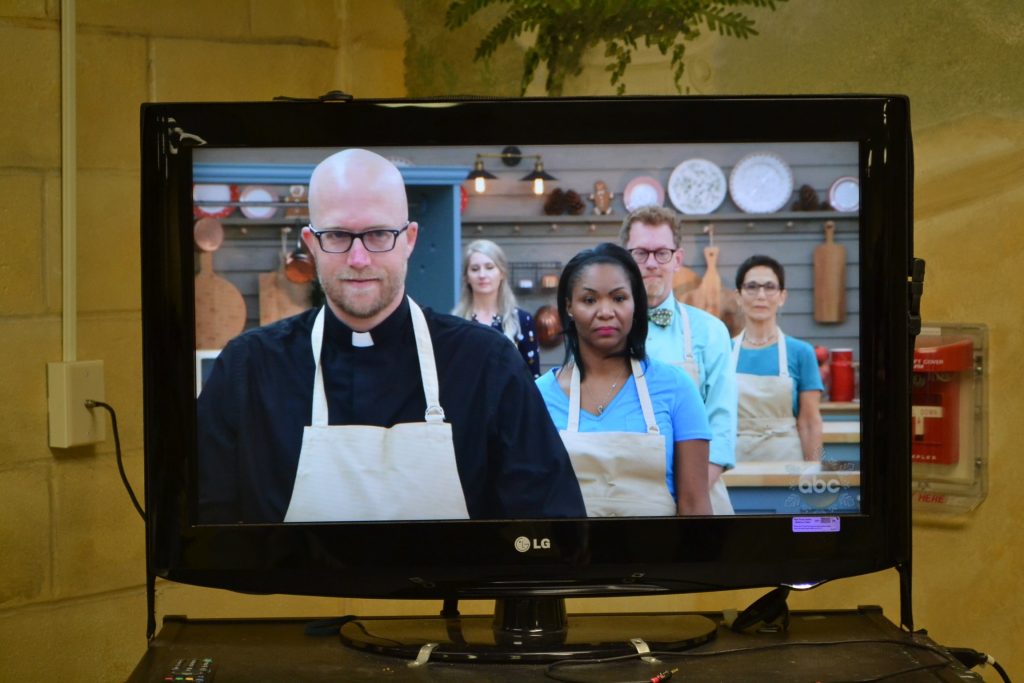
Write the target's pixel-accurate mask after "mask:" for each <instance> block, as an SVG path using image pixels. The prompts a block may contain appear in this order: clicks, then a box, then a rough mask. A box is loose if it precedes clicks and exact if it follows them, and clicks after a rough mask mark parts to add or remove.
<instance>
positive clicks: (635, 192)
mask: <svg viewBox="0 0 1024 683" xmlns="http://www.w3.org/2000/svg"><path fill="white" fill-rule="evenodd" d="M622 202H623V203H624V204H625V205H626V211H635V210H636V209H639V208H640V207H641V206H661V205H662V204H664V203H665V188H663V187H662V186H661V183H659V182H658V181H657V180H655V179H654V178H652V177H650V176H646V175H642V176H640V177H638V178H633V179H632V180H630V181H629V183H627V184H626V189H625V190H623V191H622Z"/></svg>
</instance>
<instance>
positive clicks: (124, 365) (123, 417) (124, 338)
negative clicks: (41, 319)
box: [78, 280, 143, 501]
mask: <svg viewBox="0 0 1024 683" xmlns="http://www.w3.org/2000/svg"><path fill="white" fill-rule="evenodd" d="M121 286H122V287H129V288H133V289H138V287H139V283H138V281H137V280H136V281H130V280H129V281H127V282H125V283H122V284H121ZM78 356H79V358H82V359H84V360H102V361H103V380H104V388H105V390H106V395H107V397H106V402H107V403H109V404H110V405H111V406H113V408H114V409H115V410H116V411H117V426H118V429H119V431H120V434H121V448H122V449H124V450H125V451H126V452H130V451H139V452H141V451H142V446H143V443H142V442H143V439H142V434H143V425H142V401H141V400H140V394H141V391H142V385H141V381H140V379H141V377H142V319H141V316H140V315H139V313H138V312H137V311H128V312H124V313H116V314H102V315H101V314H97V315H88V316H84V317H83V318H82V319H81V320H79V323H78ZM104 417H105V419H106V418H107V416H106V413H105V412H104ZM96 451H97V452H98V453H102V454H106V453H113V451H114V435H113V432H112V430H111V429H110V423H109V419H108V422H107V440H106V442H104V443H103V444H100V445H98V446H97V447H96ZM139 475H140V478H138V479H136V478H132V479H131V481H132V485H133V486H134V487H135V495H136V496H138V497H139V499H140V501H141V499H142V479H141V472H140V473H139ZM123 497H124V499H125V501H127V500H128V498H127V494H124V495H123Z"/></svg>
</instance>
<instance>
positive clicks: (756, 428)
mask: <svg viewBox="0 0 1024 683" xmlns="http://www.w3.org/2000/svg"><path fill="white" fill-rule="evenodd" d="M744 334H745V331H744V332H740V335H739V336H738V337H737V338H736V345H735V346H734V347H733V349H732V367H733V369H734V370H735V369H736V365H737V363H738V362H739V358H740V348H742V346H743V336H744ZM777 346H778V350H779V375H778V376H777V377H773V376H770V375H768V376H765V375H750V374H746V373H739V372H737V373H736V388H737V391H738V393H739V406H738V410H737V422H738V425H739V429H738V432H737V435H736V461H737V462H751V461H753V462H782V461H788V460H803V451H802V450H801V448H800V433H799V432H798V431H797V428H796V418H795V417H793V378H792V377H790V376H789V366H788V364H787V363H788V359H787V355H786V337H785V335H784V334H783V333H782V330H779V340H778V342H777Z"/></svg>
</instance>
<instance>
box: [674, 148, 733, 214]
mask: <svg viewBox="0 0 1024 683" xmlns="http://www.w3.org/2000/svg"><path fill="white" fill-rule="evenodd" d="M727 189H728V184H727V183H726V180H725V174H724V173H722V169H720V168H719V167H718V165H717V164H715V163H713V162H711V161H708V160H707V159H687V160H686V161H684V162H683V163H681V164H679V165H678V166H676V167H675V169H673V170H672V175H670V176H669V178H668V197H669V199H671V200H672V203H673V204H674V205H675V207H676V208H677V209H679V210H680V211H681V212H683V213H685V214H706V213H711V212H712V211H714V210H715V209H717V208H718V207H719V206H721V205H722V202H723V201H724V200H725V193H726V191H727Z"/></svg>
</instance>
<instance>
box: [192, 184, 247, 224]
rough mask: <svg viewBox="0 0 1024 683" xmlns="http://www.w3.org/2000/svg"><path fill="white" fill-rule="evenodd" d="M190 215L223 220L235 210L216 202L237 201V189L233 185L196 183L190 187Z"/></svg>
mask: <svg viewBox="0 0 1024 683" xmlns="http://www.w3.org/2000/svg"><path fill="white" fill-rule="evenodd" d="M192 201H194V202H195V204H194V205H193V208H192V214H193V215H194V216H195V217H196V218H203V217H208V218H225V217H227V216H230V215H231V213H232V212H233V211H234V210H235V207H234V206H232V205H231V204H217V202H235V201H238V188H237V187H235V186H234V185H217V184H212V183H198V184H196V185H193V186H192Z"/></svg>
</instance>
